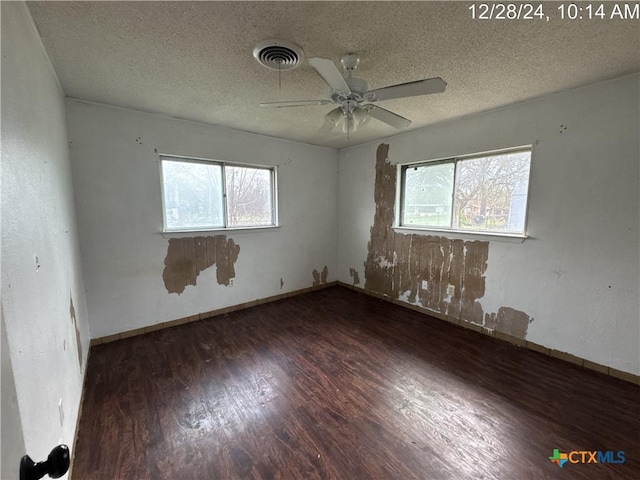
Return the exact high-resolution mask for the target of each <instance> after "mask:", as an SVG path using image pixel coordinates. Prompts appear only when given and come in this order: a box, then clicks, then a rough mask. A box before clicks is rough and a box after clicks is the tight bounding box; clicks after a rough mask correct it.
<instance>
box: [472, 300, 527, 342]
mask: <svg viewBox="0 0 640 480" xmlns="http://www.w3.org/2000/svg"><path fill="white" fill-rule="evenodd" d="M532 321H533V318H529V315H527V314H526V313H524V312H521V311H520V310H515V309H513V308H511V307H500V308H499V309H498V313H491V314H488V313H487V314H486V315H485V320H484V325H483V326H484V327H485V328H486V329H487V330H495V331H496V332H500V333H505V334H507V335H511V336H512V337H516V338H525V337H526V336H527V329H528V328H529V324H530V323H531V322H532Z"/></svg>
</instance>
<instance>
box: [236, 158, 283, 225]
mask: <svg viewBox="0 0 640 480" xmlns="http://www.w3.org/2000/svg"><path fill="white" fill-rule="evenodd" d="M225 176H226V182H227V226H228V227H256V226H268V225H273V205H272V200H273V195H272V185H271V178H272V177H271V170H269V169H265V168H248V167H231V166H226V167H225Z"/></svg>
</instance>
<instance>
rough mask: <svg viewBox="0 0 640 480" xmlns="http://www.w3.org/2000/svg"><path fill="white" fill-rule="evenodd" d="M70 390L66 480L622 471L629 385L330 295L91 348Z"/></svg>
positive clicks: (638, 461) (535, 475) (636, 432)
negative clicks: (76, 392) (585, 454)
mask: <svg viewBox="0 0 640 480" xmlns="http://www.w3.org/2000/svg"><path fill="white" fill-rule="evenodd" d="M85 389H86V390H85V397H84V398H85V400H84V408H83V414H82V418H81V421H80V426H79V432H78V441H77V445H76V452H75V455H76V456H75V463H74V468H73V480H81V479H235V478H243V479H244V478H246V479H329V478H333V479H414V478H415V479H418V478H419V479H438V480H439V479H474V480H475V479H494V478H495V479H518V480H520V479H545V478H550V479H551V478H554V479H555V478H559V479H632V478H633V479H638V478H640V451H639V445H640V404H639V399H640V387H638V386H634V385H632V384H630V383H626V382H624V381H621V380H618V379H615V378H612V377H608V376H605V375H602V374H599V373H597V372H593V371H590V370H586V369H582V368H580V367H577V366H574V365H571V364H568V363H565V362H562V361H559V360H557V359H554V358H550V357H547V356H544V355H541V354H538V353H536V352H533V351H530V350H524V349H520V348H517V347H515V346H512V345H509V344H506V343H503V342H499V341H497V340H495V339H492V338H490V337H487V336H484V335H480V334H478V333H475V332H473V331H470V330H465V329H462V328H459V327H456V326H454V325H451V324H448V323H445V322H442V321H439V320H435V319H431V318H429V317H426V316H424V315H421V314H419V313H416V312H413V311H410V310H408V309H404V308H402V307H399V306H396V305H392V304H389V303H387V302H383V301H381V300H378V299H374V298H371V297H368V296H366V295H363V294H359V293H356V292H353V291H351V290H348V289H345V288H342V287H332V288H328V289H325V290H321V291H317V292H313V293H309V294H305V295H301V296H298V297H294V298H289V299H286V300H282V301H279V302H274V303H270V304H265V305H260V306H258V307H254V308H251V309H248V310H244V311H239V312H234V313H232V314H229V315H225V316H221V317H216V318H213V319H209V320H205V321H200V322H196V323H192V324H188V325H183V326H180V327H175V328H171V329H166V330H162V331H158V332H154V333H150V334H147V335H144V336H139V337H134V338H130V339H126V340H120V341H118V342H114V343H110V344H105V345H99V346H96V347H93V348H92V350H91V355H90V361H89V365H88V373H87V382H86V385H85ZM554 448H558V449H559V450H560V451H561V452H565V453H568V452H570V451H573V450H576V451H593V450H601V451H615V452H617V451H619V450H622V451H624V452H625V453H624V455H625V458H626V461H625V463H623V464H605V463H600V464H593V463H590V464H571V463H567V464H565V465H564V466H563V468H560V467H559V466H558V465H557V464H554V463H552V462H551V461H550V460H549V458H548V457H550V456H551V455H552V453H553V449H554ZM575 458H577V457H574V459H575Z"/></svg>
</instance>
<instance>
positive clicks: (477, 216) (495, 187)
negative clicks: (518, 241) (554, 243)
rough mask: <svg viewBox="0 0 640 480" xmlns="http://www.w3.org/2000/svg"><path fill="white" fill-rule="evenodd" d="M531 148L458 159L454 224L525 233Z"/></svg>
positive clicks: (472, 227) (464, 227) (483, 229)
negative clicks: (524, 150)
mask: <svg viewBox="0 0 640 480" xmlns="http://www.w3.org/2000/svg"><path fill="white" fill-rule="evenodd" d="M530 164H531V152H530V151H527V152H515V153H509V154H502V155H492V156H489V157H482V158H473V159H469V160H461V161H460V162H458V168H457V173H456V186H455V200H454V205H453V228H458V229H463V230H481V231H496V232H505V233H506V232H508V233H525V232H524V229H525V216H526V206H527V192H528V188H529V169H530Z"/></svg>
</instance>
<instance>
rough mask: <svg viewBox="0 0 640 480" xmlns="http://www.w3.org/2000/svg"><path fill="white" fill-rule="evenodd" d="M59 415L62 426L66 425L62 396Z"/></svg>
mask: <svg viewBox="0 0 640 480" xmlns="http://www.w3.org/2000/svg"><path fill="white" fill-rule="evenodd" d="M58 416H59V417H60V426H61V427H62V425H64V406H63V405H62V397H60V400H59V401H58Z"/></svg>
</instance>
